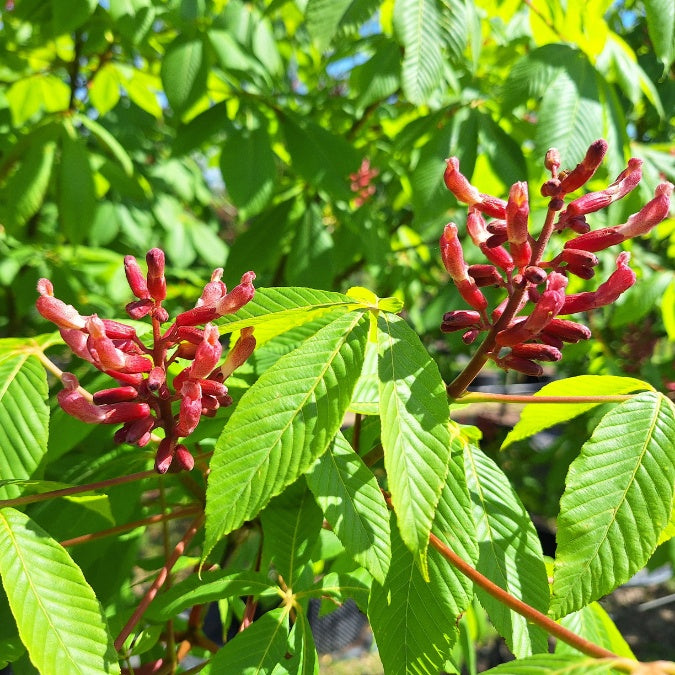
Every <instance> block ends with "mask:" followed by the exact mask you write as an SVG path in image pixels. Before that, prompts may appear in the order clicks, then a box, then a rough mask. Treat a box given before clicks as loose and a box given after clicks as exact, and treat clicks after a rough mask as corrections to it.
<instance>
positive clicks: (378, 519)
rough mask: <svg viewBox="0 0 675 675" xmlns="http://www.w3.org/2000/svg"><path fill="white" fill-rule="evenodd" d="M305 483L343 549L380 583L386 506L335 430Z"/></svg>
mask: <svg viewBox="0 0 675 675" xmlns="http://www.w3.org/2000/svg"><path fill="white" fill-rule="evenodd" d="M307 484H308V485H309V488H310V489H311V490H312V492H313V493H314V496H315V497H316V500H317V502H318V503H319V506H320V507H321V509H322V510H323V513H324V516H325V518H326V520H327V521H328V522H329V523H330V524H331V527H332V528H333V532H335V534H336V535H337V536H338V537H339V539H340V541H341V542H342V543H343V544H344V547H345V549H346V550H347V552H348V553H349V554H350V555H351V556H352V557H353V558H354V560H355V561H356V562H358V563H359V565H362V566H363V567H365V568H366V569H367V570H368V571H369V572H370V573H371V574H372V575H373V578H374V579H376V580H377V581H379V582H380V583H381V584H383V583H384V578H385V577H386V575H387V570H388V569H389V561H390V559H391V545H390V541H389V537H390V532H389V510H388V509H387V505H386V503H385V501H384V498H383V497H382V492H381V491H380V488H379V486H378V484H377V480H376V479H375V476H373V474H372V472H371V471H370V469H368V467H367V466H366V465H365V464H364V463H363V461H362V460H361V458H360V457H359V456H358V455H357V454H356V453H355V452H354V450H352V448H351V446H350V445H349V443H348V442H347V440H346V439H345V437H344V436H343V435H342V433H340V432H339V431H338V433H337V434H336V436H335V438H334V439H333V442H332V443H331V445H330V447H329V448H328V452H324V454H323V455H321V457H319V459H317V461H316V462H315V463H314V466H313V467H312V469H311V471H309V472H308V473H307Z"/></svg>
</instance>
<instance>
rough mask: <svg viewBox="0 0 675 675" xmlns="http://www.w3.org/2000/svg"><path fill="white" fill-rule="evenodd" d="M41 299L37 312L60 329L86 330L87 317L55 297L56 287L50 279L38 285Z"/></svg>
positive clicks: (41, 281) (38, 300)
mask: <svg viewBox="0 0 675 675" xmlns="http://www.w3.org/2000/svg"><path fill="white" fill-rule="evenodd" d="M37 289H38V292H39V293H40V297H39V298H38V299H37V301H36V302H35V306H36V307H37V311H38V312H40V314H41V315H42V316H43V317H44V318H45V319H47V321H51V322H52V323H55V324H56V325H57V326H58V327H59V328H77V329H78V330H81V329H82V328H84V324H85V321H86V317H84V316H81V315H80V313H79V312H78V311H77V310H76V309H75V308H74V307H73V306H72V305H66V303H65V302H63V301H62V300H59V299H58V298H55V297H54V287H53V286H52V282H51V281H49V279H40V280H39V281H38V284H37Z"/></svg>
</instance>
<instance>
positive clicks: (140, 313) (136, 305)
mask: <svg viewBox="0 0 675 675" xmlns="http://www.w3.org/2000/svg"><path fill="white" fill-rule="evenodd" d="M154 306H155V303H154V302H153V301H152V300H150V299H149V298H148V299H145V300H134V301H133V302H130V303H128V304H127V306H126V307H125V310H126V312H127V314H128V315H129V316H130V317H131V318H132V319H135V320H136V321H138V320H139V319H142V318H143V317H144V316H147V315H148V314H150V312H151V311H152V309H153V307H154Z"/></svg>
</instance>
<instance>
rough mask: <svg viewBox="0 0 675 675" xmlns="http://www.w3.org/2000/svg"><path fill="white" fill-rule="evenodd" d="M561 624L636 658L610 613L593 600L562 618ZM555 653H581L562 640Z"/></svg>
mask: <svg viewBox="0 0 675 675" xmlns="http://www.w3.org/2000/svg"><path fill="white" fill-rule="evenodd" d="M560 625H562V626H564V627H565V628H568V629H569V630H571V631H572V632H573V633H576V634H577V635H580V636H581V637H583V638H586V639H587V640H589V641H590V642H593V643H594V644H596V645H600V646H601V647H604V648H605V649H609V651H611V652H614V653H615V654H618V655H619V656H625V657H626V658H627V659H634V658H635V655H634V654H633V652H632V651H631V648H630V647H629V646H628V643H627V642H626V641H625V640H624V638H623V636H622V635H621V633H620V632H619V629H618V628H617V627H616V625H615V624H614V622H613V621H612V619H611V618H610V616H609V614H607V612H606V611H605V610H604V609H603V608H602V605H600V604H598V603H597V602H592V603H591V604H590V605H586V607H582V608H581V609H580V610H578V611H576V612H573V613H572V614H568V615H567V616H566V617H564V618H563V619H561V620H560ZM555 653H556V654H581V652H579V651H577V650H576V649H574V647H571V646H570V645H568V644H566V643H564V642H563V641H562V640H558V641H557V643H556V646H555Z"/></svg>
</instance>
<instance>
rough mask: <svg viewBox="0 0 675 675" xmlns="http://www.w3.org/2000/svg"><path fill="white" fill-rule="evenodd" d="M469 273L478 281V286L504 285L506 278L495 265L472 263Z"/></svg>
mask: <svg viewBox="0 0 675 675" xmlns="http://www.w3.org/2000/svg"><path fill="white" fill-rule="evenodd" d="M467 274H468V275H469V276H470V277H471V278H472V279H473V280H474V281H475V282H476V286H478V287H483V286H502V285H503V283H504V279H502V275H501V274H499V272H498V271H497V268H496V267H495V266H494V265H471V266H470V267H469V268H468V270H467Z"/></svg>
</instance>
